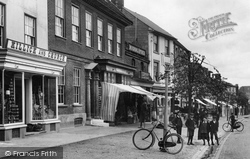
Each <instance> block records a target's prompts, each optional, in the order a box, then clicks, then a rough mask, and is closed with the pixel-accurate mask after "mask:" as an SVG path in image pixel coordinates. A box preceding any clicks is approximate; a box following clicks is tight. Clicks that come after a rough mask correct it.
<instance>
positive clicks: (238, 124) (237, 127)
mask: <svg viewBox="0 0 250 159" xmlns="http://www.w3.org/2000/svg"><path fill="white" fill-rule="evenodd" d="M235 129H236V130H237V131H239V132H241V131H242V130H243V129H244V125H243V124H242V122H239V121H238V122H236V123H235Z"/></svg>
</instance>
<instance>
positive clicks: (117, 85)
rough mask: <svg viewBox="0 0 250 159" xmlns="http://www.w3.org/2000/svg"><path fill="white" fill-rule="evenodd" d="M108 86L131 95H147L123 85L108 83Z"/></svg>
mask: <svg viewBox="0 0 250 159" xmlns="http://www.w3.org/2000/svg"><path fill="white" fill-rule="evenodd" d="M110 85H113V86H115V87H118V88H119V89H121V92H131V93H137V94H143V95H147V93H146V92H143V91H140V90H138V89H135V88H133V87H131V86H129V85H124V84H114V83H110Z"/></svg>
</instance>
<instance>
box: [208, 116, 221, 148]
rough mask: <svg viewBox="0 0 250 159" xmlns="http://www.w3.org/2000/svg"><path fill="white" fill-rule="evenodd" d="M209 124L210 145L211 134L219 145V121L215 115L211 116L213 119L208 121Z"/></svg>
mask: <svg viewBox="0 0 250 159" xmlns="http://www.w3.org/2000/svg"><path fill="white" fill-rule="evenodd" d="M209 124H210V128H211V131H210V135H211V141H212V145H214V141H213V136H215V140H216V141H217V145H219V139H218V134H217V132H218V128H219V123H218V121H217V117H216V116H213V120H212V121H211V122H210V123H209Z"/></svg>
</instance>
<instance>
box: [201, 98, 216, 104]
mask: <svg viewBox="0 0 250 159" xmlns="http://www.w3.org/2000/svg"><path fill="white" fill-rule="evenodd" d="M204 100H205V101H207V102H208V103H210V104H213V105H217V104H216V103H214V102H213V101H211V100H209V99H206V98H204Z"/></svg>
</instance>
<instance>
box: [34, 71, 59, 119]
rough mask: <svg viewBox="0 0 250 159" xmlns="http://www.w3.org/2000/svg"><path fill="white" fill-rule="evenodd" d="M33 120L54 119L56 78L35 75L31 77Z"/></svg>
mask: <svg viewBox="0 0 250 159" xmlns="http://www.w3.org/2000/svg"><path fill="white" fill-rule="evenodd" d="M32 83H33V84H32V89H33V94H32V98H33V99H32V101H33V104H32V106H33V110H32V112H33V116H32V119H33V120H46V119H54V118H56V78H55V77H47V76H40V75H35V76H33V77H32Z"/></svg>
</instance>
